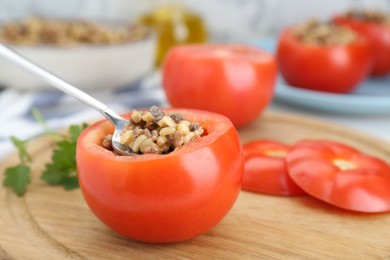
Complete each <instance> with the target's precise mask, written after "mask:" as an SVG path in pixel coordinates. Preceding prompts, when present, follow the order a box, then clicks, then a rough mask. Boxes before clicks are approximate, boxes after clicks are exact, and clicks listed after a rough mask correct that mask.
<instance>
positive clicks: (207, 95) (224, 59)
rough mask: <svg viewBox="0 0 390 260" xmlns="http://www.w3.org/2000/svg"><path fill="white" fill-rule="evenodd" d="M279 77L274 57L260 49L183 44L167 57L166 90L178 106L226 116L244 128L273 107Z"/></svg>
mask: <svg viewBox="0 0 390 260" xmlns="http://www.w3.org/2000/svg"><path fill="white" fill-rule="evenodd" d="M276 73H277V69H276V62H275V59H274V57H273V55H271V54H269V53H267V52H265V51H263V50H260V49H257V48H253V47H250V46H246V45H232V44H224V45H217V44H199V45H181V46H176V47H174V48H172V49H171V51H170V52H169V53H168V55H167V57H166V60H165V63H164V66H163V87H164V89H165V93H166V96H167V98H168V101H169V102H170V104H171V105H172V106H173V107H183V108H195V109H202V110H208V111H211V112H215V113H220V114H223V115H225V116H227V117H228V118H229V119H230V120H231V121H232V122H233V124H234V125H235V126H236V127H243V126H245V125H247V124H249V123H251V122H252V121H253V120H254V119H255V118H256V117H257V116H259V115H260V113H261V112H262V111H264V110H265V109H266V107H267V106H268V104H269V103H270V102H271V100H272V97H273V93H274V87H275V80H276Z"/></svg>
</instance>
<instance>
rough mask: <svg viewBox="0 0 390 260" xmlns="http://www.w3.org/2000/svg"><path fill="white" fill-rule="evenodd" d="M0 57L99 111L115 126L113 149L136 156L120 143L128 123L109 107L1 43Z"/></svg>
mask: <svg viewBox="0 0 390 260" xmlns="http://www.w3.org/2000/svg"><path fill="white" fill-rule="evenodd" d="M0 56H2V57H4V58H6V59H7V60H9V61H11V62H13V63H14V64H16V65H18V66H19V67H21V68H22V69H24V70H25V71H27V72H29V73H31V74H33V75H35V76H37V77H38V78H40V79H41V80H43V81H45V82H47V83H48V84H50V85H51V86H54V87H56V88H58V89H59V90H61V91H63V92H65V93H67V94H69V95H71V96H73V97H75V98H77V99H79V100H80V101H82V102H84V103H85V104H87V105H89V106H90V107H92V108H94V109H96V110H97V111H99V112H100V113H101V114H102V115H103V116H105V117H106V118H107V119H108V120H110V121H111V123H112V124H113V125H114V128H115V131H114V134H113V136H112V141H111V142H112V147H113V148H114V150H115V151H116V152H117V153H119V154H122V155H136V154H135V153H133V152H132V151H131V150H129V149H128V148H126V147H125V146H123V145H122V144H121V143H120V137H121V135H120V134H121V132H122V130H123V129H124V127H125V125H126V124H127V123H128V121H127V120H126V119H124V118H122V117H121V116H120V115H118V114H117V113H115V112H114V111H113V110H111V109H110V108H109V107H108V106H107V105H105V104H103V103H102V102H100V101H99V100H97V99H95V98H94V97H92V96H90V95H88V94H87V93H85V92H83V91H81V90H80V89H78V88H76V87H74V86H72V85H71V84H69V83H68V82H66V81H65V80H63V79H61V78H59V77H58V76H56V75H54V74H52V73H50V72H48V71H47V70H45V69H44V68H42V67H40V66H39V65H37V64H35V63H33V62H32V61H30V60H28V59H27V58H25V57H23V56H22V55H20V54H19V53H17V52H15V51H14V50H12V49H11V48H9V47H7V46H5V45H4V44H1V43H0Z"/></svg>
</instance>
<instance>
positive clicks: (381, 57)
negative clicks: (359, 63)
mask: <svg viewBox="0 0 390 260" xmlns="http://www.w3.org/2000/svg"><path fill="white" fill-rule="evenodd" d="M334 21H335V22H336V23H338V24H342V25H346V26H349V27H350V28H352V29H354V30H355V31H357V32H358V33H360V34H361V35H363V36H365V37H366V38H367V39H369V40H370V42H371V44H372V46H373V56H374V64H373V68H372V71H371V75H373V76H382V75H385V74H387V73H389V72H390V26H389V25H388V24H381V23H374V22H368V21H363V20H357V19H353V18H348V17H343V16H337V17H335V18H334Z"/></svg>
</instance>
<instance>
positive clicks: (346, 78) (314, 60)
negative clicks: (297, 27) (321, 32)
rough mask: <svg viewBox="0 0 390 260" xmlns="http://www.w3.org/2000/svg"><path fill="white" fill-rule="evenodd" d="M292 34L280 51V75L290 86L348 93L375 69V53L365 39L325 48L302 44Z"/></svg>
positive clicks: (289, 32)
mask: <svg viewBox="0 0 390 260" xmlns="http://www.w3.org/2000/svg"><path fill="white" fill-rule="evenodd" d="M292 30H293V28H288V29H286V30H284V31H283V33H282V34H281V36H280V39H279V44H278V48H277V61H278V65H279V69H280V72H281V74H282V75H283V77H284V79H285V80H286V81H287V83H289V84H290V85H292V86H295V87H299V88H304V89H311V90H317V91H324V92H333V93H347V92H350V91H352V90H353V89H355V88H356V87H357V86H358V84H359V83H360V82H361V81H363V80H364V79H365V78H366V76H367V74H368V72H369V70H370V69H371V65H372V51H371V46H370V44H369V42H368V41H367V40H365V39H364V38H362V37H359V38H358V40H357V41H356V42H353V43H350V44H347V45H332V46H322V45H316V44H306V43H303V42H301V41H300V40H299V39H297V38H296V37H295V36H294V35H293V33H292Z"/></svg>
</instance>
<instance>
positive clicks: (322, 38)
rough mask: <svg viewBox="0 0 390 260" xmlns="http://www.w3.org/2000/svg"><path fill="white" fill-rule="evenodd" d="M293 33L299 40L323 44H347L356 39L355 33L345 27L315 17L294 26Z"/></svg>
mask: <svg viewBox="0 0 390 260" xmlns="http://www.w3.org/2000/svg"><path fill="white" fill-rule="evenodd" d="M293 34H294V36H295V37H296V38H297V39H299V40H300V41H301V42H304V43H307V44H316V45H325V46H330V45H344V44H349V43H352V42H354V41H356V39H357V36H356V34H355V33H354V32H353V31H352V30H350V29H348V28H346V27H343V26H339V25H337V24H334V23H331V22H329V23H323V22H320V21H318V20H316V19H312V20H309V21H307V22H305V23H303V24H300V25H298V26H296V27H295V28H294V31H293Z"/></svg>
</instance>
